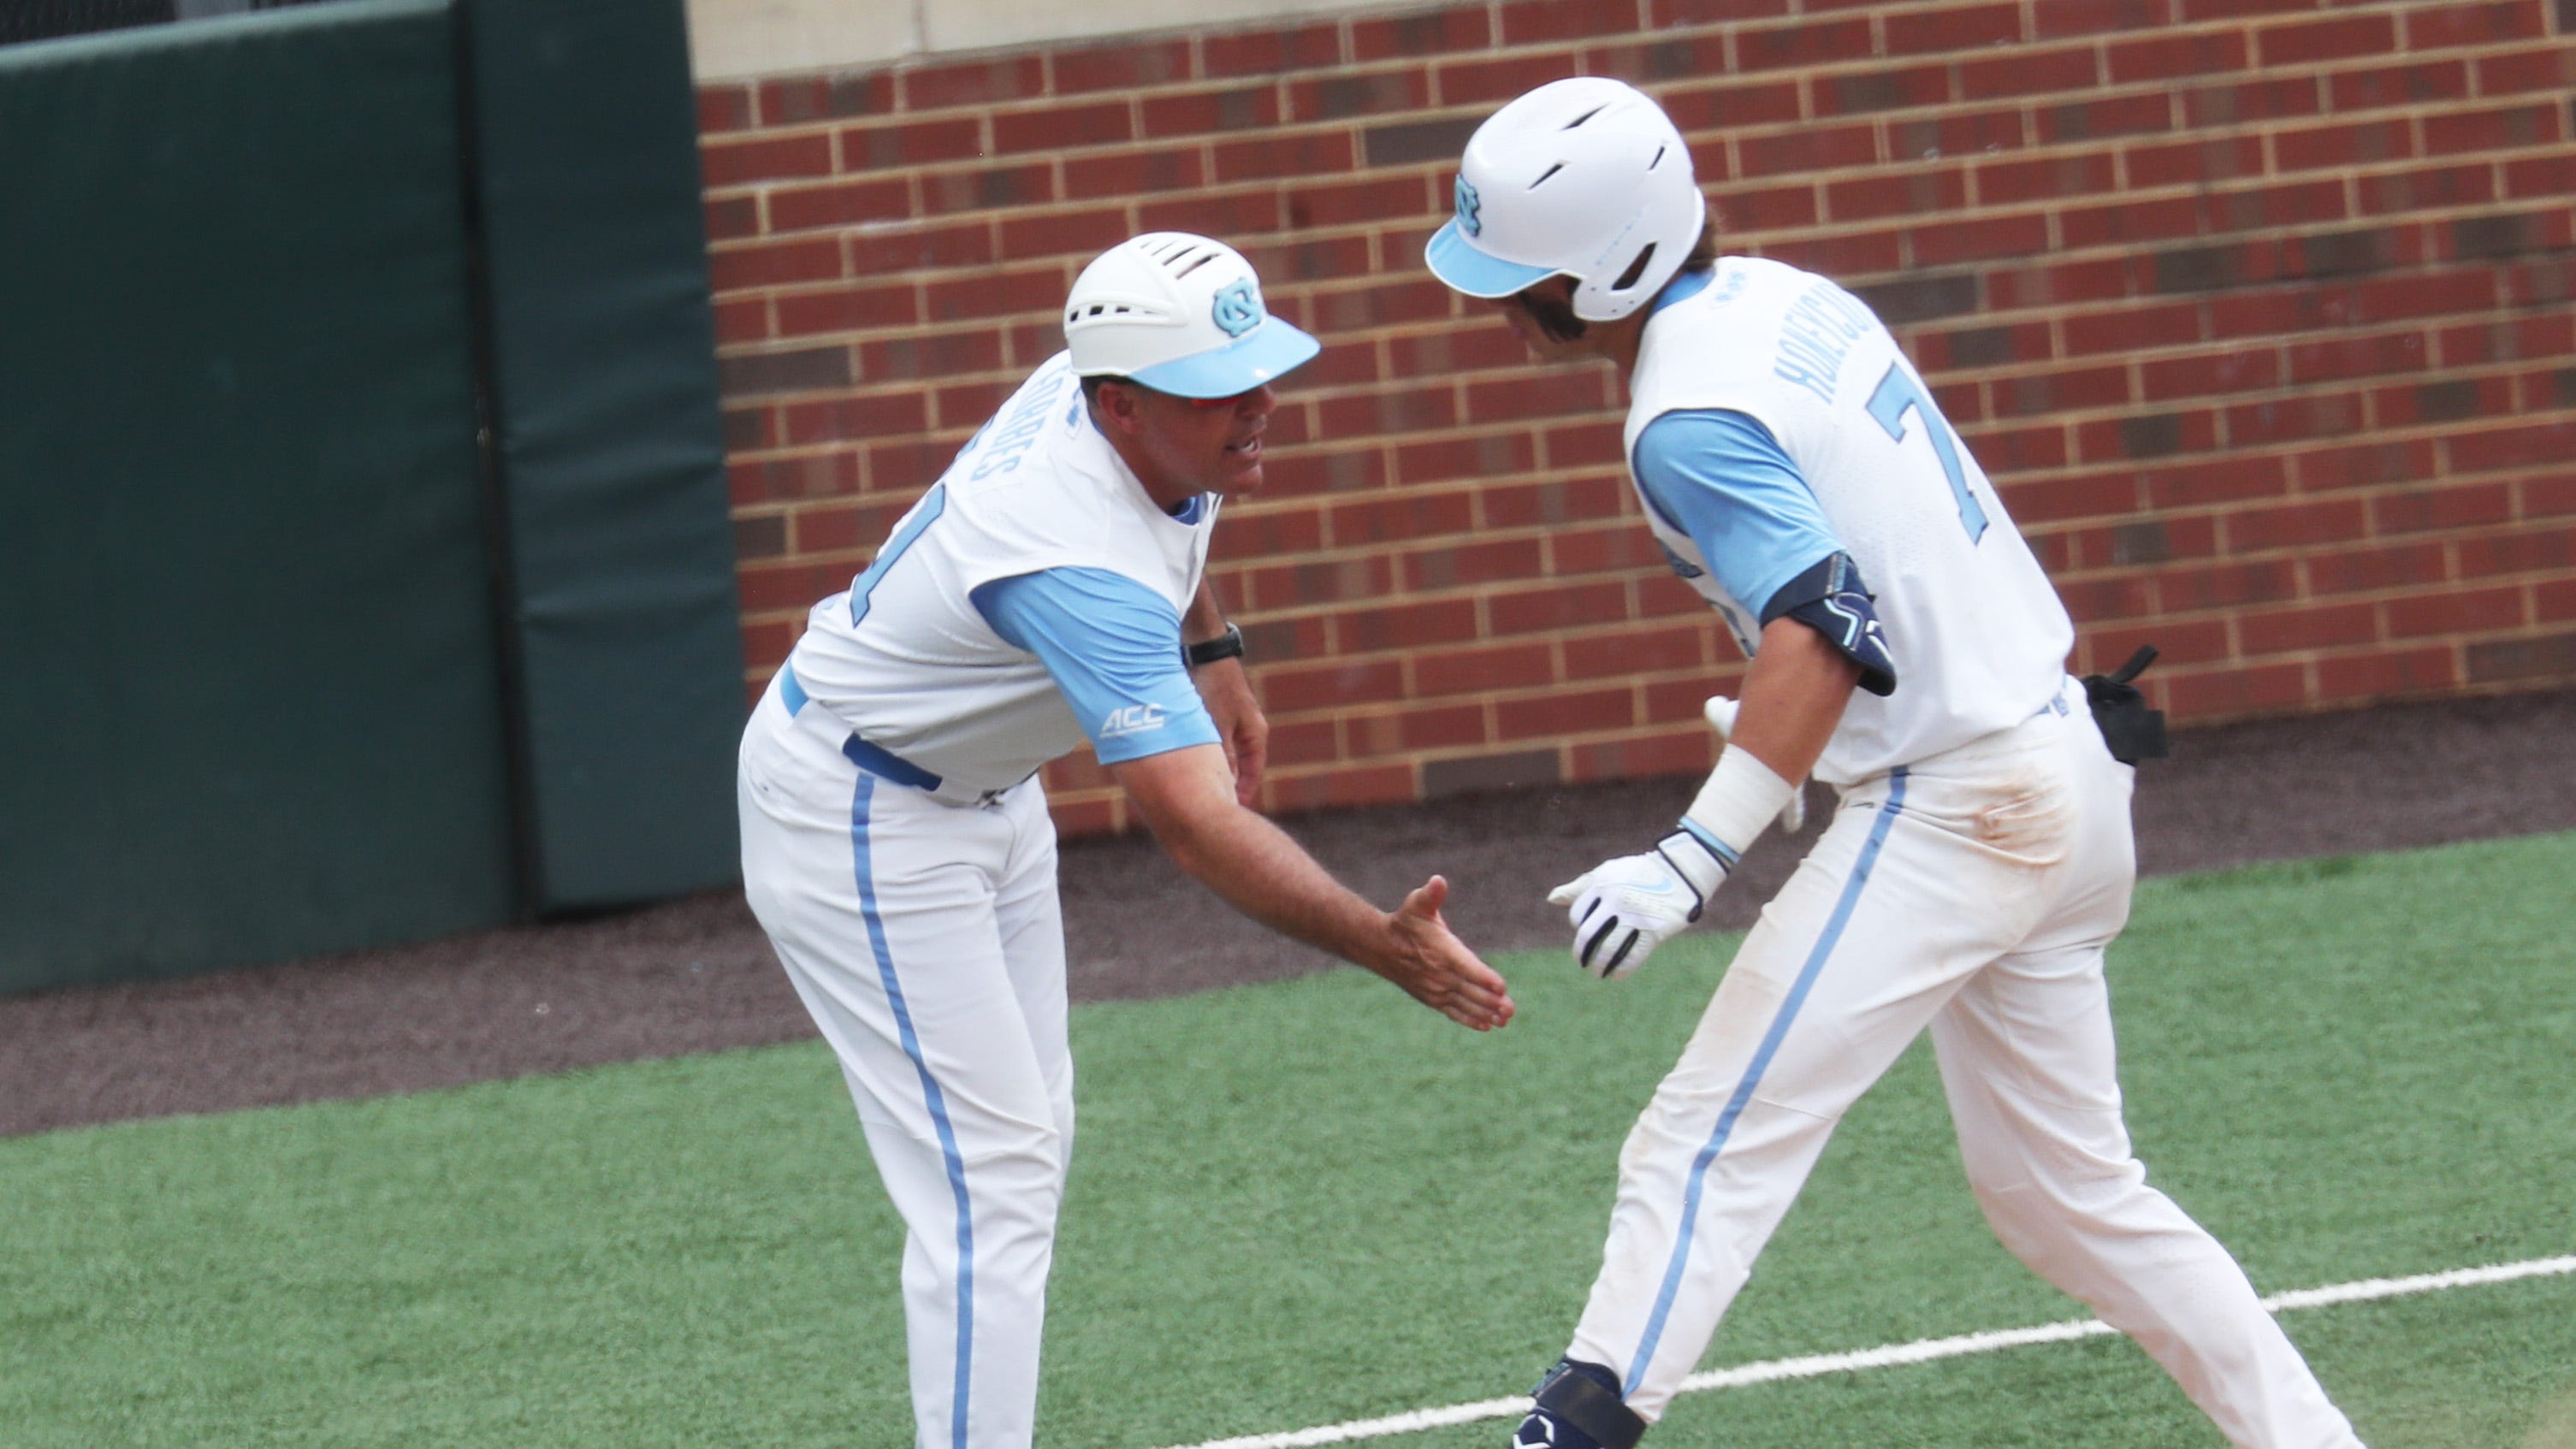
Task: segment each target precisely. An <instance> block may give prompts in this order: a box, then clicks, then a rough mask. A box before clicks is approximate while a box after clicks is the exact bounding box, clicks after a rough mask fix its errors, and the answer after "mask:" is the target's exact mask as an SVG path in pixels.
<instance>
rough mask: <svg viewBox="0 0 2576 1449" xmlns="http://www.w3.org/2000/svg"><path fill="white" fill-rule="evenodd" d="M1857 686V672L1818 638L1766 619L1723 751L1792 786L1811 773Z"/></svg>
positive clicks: (1789, 624)
mask: <svg viewBox="0 0 2576 1449" xmlns="http://www.w3.org/2000/svg"><path fill="white" fill-rule="evenodd" d="M1859 683H1860V666H1859V665H1858V664H1855V663H1853V662H1852V659H1851V656H1850V655H1847V654H1845V653H1843V652H1842V651H1841V650H1839V649H1837V648H1835V647H1834V646H1833V645H1832V644H1831V643H1829V642H1827V640H1826V639H1825V636H1823V635H1822V634H1819V633H1817V632H1816V631H1815V630H1813V629H1811V628H1809V627H1807V626H1806V625H1804V624H1801V623H1799V622H1798V621H1797V620H1795V619H1788V618H1781V619H1774V620H1772V621H1771V622H1770V623H1769V624H1767V625H1765V626H1764V627H1763V630H1762V647H1761V649H1760V650H1758V651H1756V652H1755V654H1754V656H1753V667H1752V669H1751V670H1749V671H1747V672H1746V674H1745V676H1744V696H1743V698H1744V708H1743V710H1742V712H1741V713H1739V714H1738V715H1737V716H1736V720H1735V732H1734V733H1733V734H1731V735H1729V736H1728V737H1727V741H1726V747H1727V748H1728V749H1731V750H1742V751H1744V752H1745V753H1746V754H1748V755H1751V756H1752V757H1753V758H1755V759H1757V760H1760V761H1761V762H1762V763H1763V764H1765V765H1768V766H1769V767H1770V768H1771V772H1772V773H1773V774H1775V775H1778V776H1779V777H1780V778H1781V779H1783V780H1786V781H1788V782H1789V783H1790V784H1792V785H1796V784H1799V783H1801V782H1803V781H1804V780H1805V779H1806V778H1807V774H1808V772H1809V771H1811V770H1813V769H1815V768H1816V758H1817V757H1818V756H1820V755H1822V754H1823V753H1824V752H1825V742H1826V741H1827V740H1829V739H1831V738H1833V733H1834V726H1836V725H1838V724H1840V723H1842V718H1843V706H1844V705H1846V704H1848V703H1850V702H1851V696H1852V690H1853V689H1854V688H1855V687H1857V686H1858V685H1859Z"/></svg>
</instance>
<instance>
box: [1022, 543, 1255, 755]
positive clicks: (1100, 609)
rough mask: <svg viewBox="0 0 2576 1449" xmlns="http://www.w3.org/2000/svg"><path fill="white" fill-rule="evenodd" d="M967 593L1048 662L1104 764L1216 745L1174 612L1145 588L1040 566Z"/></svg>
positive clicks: (1106, 575)
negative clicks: (1187, 663) (1184, 656)
mask: <svg viewBox="0 0 2576 1449" xmlns="http://www.w3.org/2000/svg"><path fill="white" fill-rule="evenodd" d="M972 598H973V601H974V604H975V608H976V611H977V612H979V613H981V614H982V615H983V616H984V620H985V622H986V623H989V624H991V625H992V626H993V632H994V633H996V634H999V635H1000V636H1002V639H1003V641H1004V642H1005V643H1008V644H1010V645H1012V646H1013V647H1015V648H1019V649H1025V650H1027V651H1029V652H1030V653H1031V654H1034V655H1036V656H1037V657H1038V659H1039V662H1041V663H1043V664H1045V665H1046V671H1047V673H1048V675H1049V676H1051V677H1052V678H1053V679H1054V680H1055V684H1056V688H1057V689H1059V690H1062V691H1063V692H1064V702H1065V704H1066V706H1067V707H1069V708H1070V709H1072V711H1073V717H1074V719H1075V720H1077V721H1079V722H1080V723H1081V725H1082V730H1083V733H1084V734H1086V735H1089V736H1090V737H1091V747H1092V749H1093V751H1094V752H1096V753H1097V754H1098V755H1099V756H1100V762H1101V763H1102V764H1104V765H1113V764H1116V763H1118V762H1119V761H1121V760H1137V759H1143V758H1144V757H1145V756H1147V755H1159V754H1162V753H1164V752H1166V751H1169V750H1178V749H1184V748H1186V747H1188V746H1190V745H1212V744H1215V743H1217V740H1218V735H1217V728H1216V721H1214V720H1212V719H1210V718H1208V712H1207V706H1206V705H1205V704H1203V703H1201V702H1200V700H1199V692H1198V689H1197V687H1196V686H1194V685H1192V684H1191V683H1190V674H1189V670H1188V668H1187V667H1186V666H1185V665H1183V664H1182V662H1181V618H1180V615H1178V614H1176V613H1174V612H1172V606H1171V605H1170V604H1169V603H1166V602H1165V601H1164V600H1162V599H1161V598H1158V597H1156V596H1155V594H1154V592H1153V591H1152V590H1150V589H1148V588H1146V587H1145V586H1144V585H1143V584H1140V583H1138V582H1136V581H1135V580H1134V579H1131V578H1128V577H1126V576H1125V575H1123V574H1115V573H1111V572H1110V571H1109V570H1107V569H1092V568H1057V569H1042V570H1040V571H1039V572H1037V573H1031V574H1017V575H1014V576H1012V577H1010V578H1007V579H995V580H994V581H993V582H991V583H988V584H985V585H984V586H982V587H981V588H978V589H977V590H975V592H974V594H973V596H972Z"/></svg>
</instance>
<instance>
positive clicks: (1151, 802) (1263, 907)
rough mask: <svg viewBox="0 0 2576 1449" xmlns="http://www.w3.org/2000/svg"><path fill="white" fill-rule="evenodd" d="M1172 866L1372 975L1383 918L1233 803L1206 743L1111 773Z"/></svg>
mask: <svg viewBox="0 0 2576 1449" xmlns="http://www.w3.org/2000/svg"><path fill="white" fill-rule="evenodd" d="M1111 772H1112V773H1113V774H1114V775H1116V776H1117V778H1118V780H1119V783H1120V784H1122V785H1124V786H1125V787H1126V789H1127V793H1128V798H1130V799H1132V800H1134V801H1135V802H1136V808H1137V810H1138V811H1139V812H1140V813H1142V814H1143V815H1144V817H1145V823H1146V824H1147V825H1148V826H1150V827H1152V829H1153V832H1154V838H1155V839H1156V840H1157V841H1159V842H1161V844H1162V847H1163V849H1164V851H1165V852H1166V853H1168V854H1169V855H1170V856H1171V857H1172V860H1173V862H1174V863H1175V864H1177V865H1178V866H1180V868H1181V869H1182V870H1184V871H1186V872H1188V873H1189V874H1190V875H1191V876H1192V877H1193V878H1195V879H1197V880H1199V881H1202V882H1204V883H1205V884H1206V885H1207V887H1208V888H1209V889H1210V890H1213V891H1215V892H1216V893H1217V894H1218V895H1220V896H1223V897H1224V898H1225V899H1226V901H1227V902H1228V903H1229V904H1231V905H1233V906H1234V908H1235V909H1237V910H1239V911H1241V912H1243V913H1244V914H1245V915H1247V916H1250V917H1252V918H1253V919H1254V920H1256V921H1259V922H1260V923H1261V924H1263V925H1265V926H1268V927H1269V928H1270V929H1272V930H1274V931H1277V932H1279V933H1280V934H1282V935H1285V936H1291V937H1294V938H1296V939H1297V940H1300V941H1303V942H1305V943H1306V944H1307V945H1310V946H1316V947H1320V948H1322V949H1323V950H1326V951H1330V952H1332V953H1333V954H1334V955H1336V956H1339V957H1341V958H1342V959H1343V960H1345V961H1351V962H1355V963H1357V964H1359V965H1362V966H1366V967H1368V968H1369V969H1371V970H1373V971H1378V972H1379V973H1380V974H1385V970H1386V967H1387V964H1388V961H1389V959H1390V955H1391V953H1392V952H1393V951H1394V950H1395V949H1396V942H1395V939H1394V934H1393V932H1392V930H1391V929H1390V928H1389V926H1388V923H1387V913H1386V912H1384V911H1381V910H1379V909H1378V908H1377V907H1375V906H1373V905H1371V904H1369V903H1368V901H1366V900H1365V899H1363V898H1361V897H1360V896H1358V895H1356V894H1354V893H1353V892H1351V891H1350V890H1349V889H1348V888H1346V887H1344V886H1343V885H1342V883H1341V882H1339V881H1337V880H1334V879H1333V878H1332V876H1331V875H1330V874H1328V873H1327V872H1326V871H1325V870H1324V868H1323V867H1322V866H1320V865H1317V864H1316V863H1315V860H1314V857H1312V856H1310V855H1308V854H1306V852H1305V850H1304V848H1303V847H1301V846H1299V845H1298V844H1297V842H1296V841H1294V840H1291V839H1290V838H1289V837H1288V834H1287V832H1285V831H1283V830H1281V829H1280V828H1279V827H1278V826H1276V825H1273V824H1271V823H1270V822H1269V821H1267V820H1264V819H1263V818H1261V817H1260V816H1259V815H1257V814H1255V813H1253V812H1252V811H1250V810H1247V809H1245V808H1243V807H1242V806H1241V805H1239V804H1237V803H1235V798H1234V791H1233V787H1232V784H1231V779H1230V777H1229V776H1228V775H1227V774H1226V771H1225V765H1224V761H1223V759H1222V758H1221V757H1220V756H1218V754H1217V751H1216V747H1215V746H1213V745H1201V746H1197V747H1195V748H1193V749H1189V750H1175V751H1173V752H1171V753H1170V754H1168V755H1153V756H1148V757H1147V758H1145V759H1142V760H1135V761H1130V762H1128V763H1126V764H1122V765H1117V766H1113V767H1112V771H1111Z"/></svg>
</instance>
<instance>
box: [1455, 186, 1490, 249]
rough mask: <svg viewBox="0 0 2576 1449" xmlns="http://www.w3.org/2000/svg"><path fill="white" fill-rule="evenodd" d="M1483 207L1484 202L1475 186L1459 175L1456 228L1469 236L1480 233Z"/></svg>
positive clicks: (1481, 230) (1482, 228)
mask: <svg viewBox="0 0 2576 1449" xmlns="http://www.w3.org/2000/svg"><path fill="white" fill-rule="evenodd" d="M1484 209H1485V203H1484V201H1483V200H1482V199H1481V198H1479V197H1478V196H1477V195H1476V188H1474V187H1472V186H1470V185H1468V184H1467V178H1466V177H1464V176H1461V177H1459V178H1458V229H1459V230H1460V231H1463V232H1465V233H1466V234H1467V235H1469V236H1480V235H1482V234H1483V233H1484V230H1485V219H1484V217H1483V215H1482V213H1483V211H1484Z"/></svg>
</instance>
